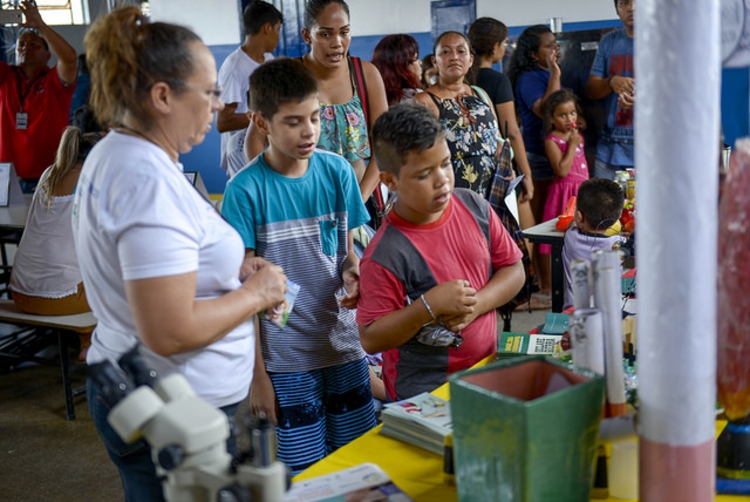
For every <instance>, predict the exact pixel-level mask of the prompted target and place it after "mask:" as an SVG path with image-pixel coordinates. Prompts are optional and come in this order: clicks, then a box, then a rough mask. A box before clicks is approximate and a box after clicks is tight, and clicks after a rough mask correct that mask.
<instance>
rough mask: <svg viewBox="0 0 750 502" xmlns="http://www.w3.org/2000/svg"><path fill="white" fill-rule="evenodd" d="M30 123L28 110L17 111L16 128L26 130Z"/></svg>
mask: <svg viewBox="0 0 750 502" xmlns="http://www.w3.org/2000/svg"><path fill="white" fill-rule="evenodd" d="M28 125H29V114H28V113H26V112H18V113H16V129H18V130H19V131H25V130H26V127H27V126H28Z"/></svg>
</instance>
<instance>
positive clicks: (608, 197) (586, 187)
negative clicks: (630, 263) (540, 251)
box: [562, 178, 626, 309]
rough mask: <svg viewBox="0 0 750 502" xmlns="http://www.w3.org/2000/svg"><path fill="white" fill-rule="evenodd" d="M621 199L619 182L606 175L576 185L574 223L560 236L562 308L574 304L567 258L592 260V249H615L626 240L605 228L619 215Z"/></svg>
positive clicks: (613, 222)
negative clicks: (610, 233) (562, 280)
mask: <svg viewBox="0 0 750 502" xmlns="http://www.w3.org/2000/svg"><path fill="white" fill-rule="evenodd" d="M624 199H625V197H624V194H623V193H622V188H620V185H618V184H617V183H615V182H614V181H612V180H610V179H607V178H592V179H590V180H586V181H584V182H583V183H581V186H580V187H578V196H577V198H576V212H575V217H574V219H573V224H571V225H570V227H569V228H568V230H567V231H566V232H565V237H564V239H563V248H562V260H563V265H564V268H565V302H564V305H565V307H564V308H566V309H567V308H569V307H571V306H573V289H572V285H571V284H572V283H571V275H570V262H571V261H573V260H576V259H583V260H591V253H593V252H594V251H597V250H599V249H616V248H619V246H620V245H621V244H622V243H624V242H625V241H626V238H625V237H623V236H621V235H619V234H615V235H612V236H607V229H608V228H609V227H611V226H612V225H614V224H615V222H617V221H618V220H619V219H620V215H621V214H622V206H623V203H624Z"/></svg>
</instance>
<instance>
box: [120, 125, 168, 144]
mask: <svg viewBox="0 0 750 502" xmlns="http://www.w3.org/2000/svg"><path fill="white" fill-rule="evenodd" d="M115 129H119V130H118V132H120V133H122V132H123V131H124V132H128V133H131V134H130V135H131V136H133V135H135V136H138V137H139V138H141V139H145V140H146V141H148V142H149V143H151V144H154V145H156V146H158V147H159V148H161V145H159V144H158V143H157V142H156V141H154V140H152V139H151V138H149V137H148V136H146V135H145V134H143V133H142V132H141V131H139V130H138V129H133V128H132V127H128V126H126V125H125V124H118V125H117V126H116V128H115Z"/></svg>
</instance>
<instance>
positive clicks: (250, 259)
mask: <svg viewBox="0 0 750 502" xmlns="http://www.w3.org/2000/svg"><path fill="white" fill-rule="evenodd" d="M266 265H271V262H270V261H267V260H264V259H263V258H261V257H260V256H254V255H246V256H245V260H244V261H243V262H242V266H241V267H240V281H242V282H245V280H247V279H249V278H250V277H252V276H253V275H255V273H256V272H257V271H258V270H260V269H261V268H263V267H265V266H266Z"/></svg>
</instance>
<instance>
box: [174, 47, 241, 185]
mask: <svg viewBox="0 0 750 502" xmlns="http://www.w3.org/2000/svg"><path fill="white" fill-rule="evenodd" d="M237 47H238V46H237V45H214V46H212V47H209V49H211V52H212V53H213V55H214V58H216V67H217V68H219V67H221V63H223V62H224V60H225V59H226V58H227V56H229V54H231V53H232V51H234V50H235V49H236V48H237ZM220 158H221V136H220V135H219V131H217V130H216V120H214V124H213V127H212V128H211V131H210V132H209V133H208V134H206V139H204V140H203V143H201V144H200V145H196V146H194V147H193V149H192V150H191V151H190V152H189V153H186V154H183V155H180V162H182V164H183V166H184V168H185V171H198V172H200V173H201V178H203V182H204V183H205V184H206V188H207V189H208V192H209V193H224V185H226V183H227V180H228V178H227V175H226V173H225V172H224V170H223V169H222V168H221V166H220V165H219V159H220Z"/></svg>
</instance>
